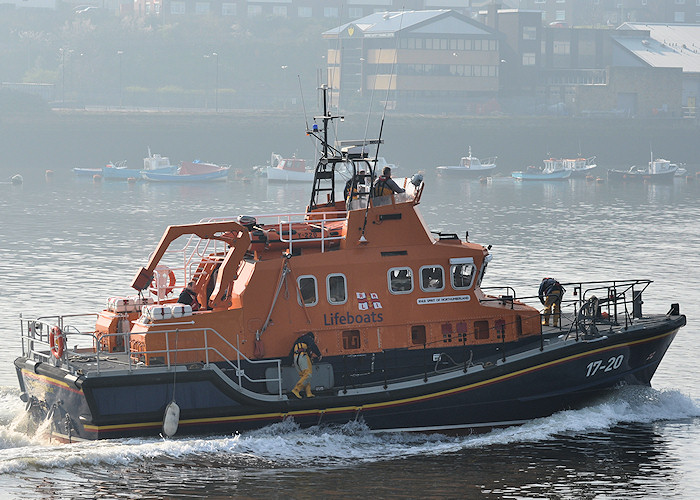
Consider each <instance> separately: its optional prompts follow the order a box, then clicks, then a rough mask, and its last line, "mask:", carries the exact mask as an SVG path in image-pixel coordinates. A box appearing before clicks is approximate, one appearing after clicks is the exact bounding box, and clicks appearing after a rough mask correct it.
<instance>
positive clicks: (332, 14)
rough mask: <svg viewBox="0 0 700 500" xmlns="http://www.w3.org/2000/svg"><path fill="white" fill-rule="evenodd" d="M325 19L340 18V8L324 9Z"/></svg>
mask: <svg viewBox="0 0 700 500" xmlns="http://www.w3.org/2000/svg"><path fill="white" fill-rule="evenodd" d="M323 17H333V18H335V17H338V7H324V8H323Z"/></svg>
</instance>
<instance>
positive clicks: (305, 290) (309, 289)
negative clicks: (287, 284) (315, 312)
mask: <svg viewBox="0 0 700 500" xmlns="http://www.w3.org/2000/svg"><path fill="white" fill-rule="evenodd" d="M297 284H298V286H299V293H300V297H299V304H300V305H304V306H315V305H316V304H318V286H317V285H316V277H315V276H299V279H298V280H297Z"/></svg>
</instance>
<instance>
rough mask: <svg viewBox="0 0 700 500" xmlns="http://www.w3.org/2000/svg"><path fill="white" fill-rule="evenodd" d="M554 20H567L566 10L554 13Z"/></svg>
mask: <svg viewBox="0 0 700 500" xmlns="http://www.w3.org/2000/svg"><path fill="white" fill-rule="evenodd" d="M554 20H555V21H565V20H566V11H564V10H558V11H556V12H555V13H554Z"/></svg>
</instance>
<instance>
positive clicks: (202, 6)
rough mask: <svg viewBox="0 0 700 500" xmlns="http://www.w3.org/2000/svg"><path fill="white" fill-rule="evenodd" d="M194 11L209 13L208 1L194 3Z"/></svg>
mask: <svg viewBox="0 0 700 500" xmlns="http://www.w3.org/2000/svg"><path fill="white" fill-rule="evenodd" d="M194 11H195V13H197V14H209V2H197V3H195V4H194Z"/></svg>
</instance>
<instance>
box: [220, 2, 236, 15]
mask: <svg viewBox="0 0 700 500" xmlns="http://www.w3.org/2000/svg"><path fill="white" fill-rule="evenodd" d="M221 15H222V16H235V15H236V4H235V3H222V4H221Z"/></svg>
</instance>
